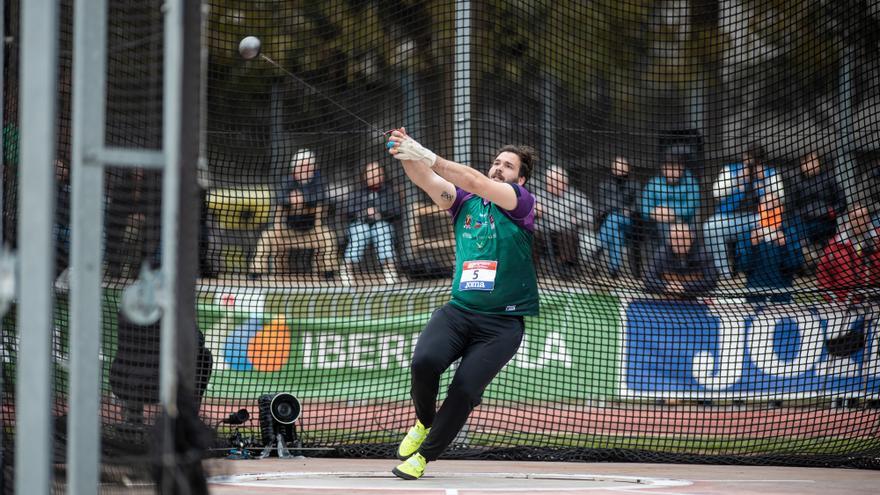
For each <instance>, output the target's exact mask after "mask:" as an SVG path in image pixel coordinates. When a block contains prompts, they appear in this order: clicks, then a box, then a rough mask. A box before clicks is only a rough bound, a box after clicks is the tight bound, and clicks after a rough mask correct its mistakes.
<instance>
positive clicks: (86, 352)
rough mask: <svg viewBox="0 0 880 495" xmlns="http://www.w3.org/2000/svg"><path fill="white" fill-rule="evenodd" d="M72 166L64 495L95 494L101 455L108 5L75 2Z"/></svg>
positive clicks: (98, 0) (91, 0) (102, 0)
mask: <svg viewBox="0 0 880 495" xmlns="http://www.w3.org/2000/svg"><path fill="white" fill-rule="evenodd" d="M73 35H74V45H73V57H74V58H73V108H72V118H73V126H72V129H71V131H72V138H73V147H72V150H71V155H72V162H73V163H72V168H71V188H72V191H71V205H70V206H71V209H70V211H71V215H70V216H71V219H70V220H71V257H70V260H71V267H70V271H71V278H70V296H69V297H70V411H69V416H68V429H67V431H68V432H69V437H68V444H67V462H68V473H69V475H68V486H69V490H70V493H71V494H73V495H77V494H88V493H97V491H98V482H99V473H100V453H101V445H100V443H101V433H100V426H101V415H100V404H101V363H100V361H99V360H97V359H96V357H97V356H98V355H99V353H100V348H101V330H102V329H103V325H102V320H101V273H102V259H101V258H102V255H101V237H102V236H101V233H102V226H103V225H104V202H103V201H102V199H103V195H104V168H103V163H100V162H99V161H97V159H96V158H95V155H96V153H95V152H96V151H97V150H99V149H101V148H102V147H103V146H104V121H105V117H104V113H105V108H104V107H105V103H104V94H105V85H106V54H107V49H106V41H107V1H106V0H89V1H85V0H78V1H77V2H76V5H75V10H74V28H73Z"/></svg>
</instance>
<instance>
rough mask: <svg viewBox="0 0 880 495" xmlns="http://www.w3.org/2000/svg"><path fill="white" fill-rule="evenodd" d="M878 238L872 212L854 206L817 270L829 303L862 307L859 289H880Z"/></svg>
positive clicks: (879, 246)
mask: <svg viewBox="0 0 880 495" xmlns="http://www.w3.org/2000/svg"><path fill="white" fill-rule="evenodd" d="M876 234H877V232H876V231H874V232H872V227H871V217H870V212H869V210H868V208H867V207H865V206H862V205H855V206H853V207H852V208H851V209H850V212H849V214H848V215H847V218H846V222H845V223H844V225H843V228H841V229H840V233H838V234H837V236H836V237H834V239H833V240H832V241H831V242H829V243H828V246H827V247H826V248H825V252H824V253H823V255H822V258H821V259H820V260H819V264H818V266H817V268H816V276H817V281H818V283H819V287H821V288H823V289H826V290H827V291H828V293H827V294H826V295H825V298H826V300H828V301H835V302H839V303H841V304H844V305H847V306H849V305H851V304H858V303H860V302H861V297H860V296H859V295H858V294H856V293H854V292H856V289H861V288H866V287H877V286H878V285H880V241H878V237H877V235H876Z"/></svg>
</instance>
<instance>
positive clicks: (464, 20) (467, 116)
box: [453, 0, 472, 164]
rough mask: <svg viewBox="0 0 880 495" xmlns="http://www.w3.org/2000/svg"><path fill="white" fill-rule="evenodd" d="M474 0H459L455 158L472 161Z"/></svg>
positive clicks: (455, 73)
mask: <svg viewBox="0 0 880 495" xmlns="http://www.w3.org/2000/svg"><path fill="white" fill-rule="evenodd" d="M471 15H472V13H471V2H470V1H468V0H458V1H456V2H455V70H454V72H453V74H454V75H453V78H454V84H455V93H454V103H453V113H454V119H455V127H454V129H453V136H454V138H453V140H454V143H453V145H454V152H453V154H454V158H453V159H454V160H455V161H456V162H458V163H463V164H470V163H471V150H472V143H471Z"/></svg>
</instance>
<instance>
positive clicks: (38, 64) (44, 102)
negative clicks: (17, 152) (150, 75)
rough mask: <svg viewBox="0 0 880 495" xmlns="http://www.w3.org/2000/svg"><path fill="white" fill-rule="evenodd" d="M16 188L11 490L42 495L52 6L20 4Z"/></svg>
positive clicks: (47, 428) (51, 203) (49, 305)
mask: <svg viewBox="0 0 880 495" xmlns="http://www.w3.org/2000/svg"><path fill="white" fill-rule="evenodd" d="M21 18H22V30H21V32H22V36H21V111H20V114H21V163H22V164H27V166H22V167H21V186H20V187H21V189H20V192H19V198H20V206H19V210H18V211H19V217H18V218H19V230H18V232H19V244H18V245H19V248H20V251H21V258H20V260H21V264H20V265H19V273H21V274H22V275H23V276H22V277H21V284H20V288H21V291H20V293H19V297H20V302H19V306H18V321H19V329H20V332H21V348H20V349H19V354H18V364H17V371H18V376H17V380H16V397H18V401H17V411H16V422H15V432H16V433H15V438H16V446H15V491H16V493H29V494H30V493H33V494H44V493H45V494H48V493H49V488H50V486H51V479H52V472H51V470H50V467H51V455H52V422H51V418H52V381H53V373H52V359H51V358H52V323H53V321H52V320H53V299H52V278H53V272H54V266H55V264H54V263H53V262H52V260H53V259H54V254H55V249H54V248H55V242H54V240H53V238H52V226H53V222H54V213H55V187H54V180H53V179H54V176H55V170H54V162H55V156H54V155H55V123H56V122H55V106H56V104H55V100H56V98H57V96H58V93H57V89H56V87H57V86H56V72H57V71H56V64H57V63H58V0H28V1H27V2H22V11H21Z"/></svg>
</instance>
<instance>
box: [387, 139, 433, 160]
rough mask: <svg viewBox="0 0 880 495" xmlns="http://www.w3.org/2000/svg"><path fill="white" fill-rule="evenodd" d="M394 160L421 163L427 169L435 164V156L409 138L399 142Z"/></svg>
mask: <svg viewBox="0 0 880 495" xmlns="http://www.w3.org/2000/svg"><path fill="white" fill-rule="evenodd" d="M394 158H397V159H398V160H412V161H416V162H422V163H424V164H425V165H427V166H429V167H433V166H434V164H435V163H437V154H436V153H434V152H433V151H431V150H429V149H428V148H425V147H424V146H422V145H421V144H419V142H418V141H416V140H415V139H413V138H411V137H407V138H406V139H404V140H403V141H401V142H400V145H399V146H398V147H397V153H395V154H394Z"/></svg>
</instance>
